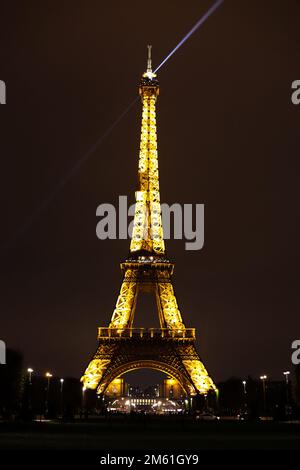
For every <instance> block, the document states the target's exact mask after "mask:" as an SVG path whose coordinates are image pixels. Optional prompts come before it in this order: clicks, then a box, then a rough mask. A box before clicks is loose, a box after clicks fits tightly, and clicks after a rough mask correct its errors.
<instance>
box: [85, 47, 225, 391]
mask: <svg viewBox="0 0 300 470" xmlns="http://www.w3.org/2000/svg"><path fill="white" fill-rule="evenodd" d="M139 94H140V96H141V100H142V106H143V111H142V126H141V140H140V153H139V165H138V176H139V189H138V191H136V193H135V198H136V204H135V215H134V222H133V231H132V238H131V244H130V254H129V257H128V258H127V259H126V261H125V262H123V263H121V270H122V272H123V276H124V277H123V282H122V286H121V290H120V294H119V297H118V300H117V303H116V307H115V310H114V311H113V314H112V318H111V322H110V324H109V326H108V327H100V328H99V329H98V347H97V350H96V352H95V354H94V356H93V358H92V359H91V361H90V363H89V365H88V367H87V369H86V370H85V372H84V375H83V376H82V378H81V381H82V383H83V387H84V388H89V389H96V390H97V393H98V394H101V395H103V394H104V393H105V391H106V389H107V387H108V386H109V384H110V383H112V382H113V381H114V380H115V379H117V378H118V377H120V376H122V375H123V374H124V373H126V372H129V371H133V370H136V369H141V368H149V369H155V370H158V371H161V372H164V373H165V374H167V375H168V376H171V377H172V378H173V379H175V380H176V381H178V383H179V384H180V385H181V387H182V391H183V394H185V395H186V396H188V397H192V396H195V395H200V394H201V395H207V394H208V392H210V391H215V392H216V391H217V389H216V387H215V385H214V383H213V381H212V379H211V378H210V376H209V375H208V373H207V371H206V369H205V367H204V365H203V363H202V361H201V359H200V357H199V355H198V352H197V350H196V346H195V328H186V327H185V324H184V323H183V319H182V316H181V313H180V311H179V308H178V305H177V301H176V297H175V293H174V289H173V285H172V274H173V270H174V264H173V263H171V262H170V261H169V260H168V259H167V257H166V254H165V243H164V238H163V227H162V220H161V207H160V193H159V177H158V154H157V138H156V101H157V97H158V94H159V85H158V81H157V76H156V74H155V73H153V72H152V65H151V46H148V63H147V70H146V72H145V73H144V74H143V76H142V79H141V82H140V86H139ZM143 291H147V292H152V293H153V294H154V295H155V298H156V305H157V311H158V317H159V323H160V328H134V327H133V321H134V314H135V309H136V303H137V297H138V295H139V293H140V292H143Z"/></svg>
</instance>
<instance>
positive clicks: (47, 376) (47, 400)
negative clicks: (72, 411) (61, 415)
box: [45, 372, 52, 415]
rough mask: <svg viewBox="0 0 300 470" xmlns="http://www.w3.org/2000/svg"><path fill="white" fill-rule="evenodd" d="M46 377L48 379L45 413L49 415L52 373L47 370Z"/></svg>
mask: <svg viewBox="0 0 300 470" xmlns="http://www.w3.org/2000/svg"><path fill="white" fill-rule="evenodd" d="M45 377H46V379H47V389H46V404H45V414H46V415H47V414H48V406H49V390H50V379H51V377H52V374H51V373H50V372H46V374H45Z"/></svg>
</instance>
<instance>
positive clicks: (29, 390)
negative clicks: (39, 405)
mask: <svg viewBox="0 0 300 470" xmlns="http://www.w3.org/2000/svg"><path fill="white" fill-rule="evenodd" d="M27 372H28V385H29V387H28V408H29V410H30V409H31V386H32V381H31V374H32V372H33V369H31V367H28V369H27Z"/></svg>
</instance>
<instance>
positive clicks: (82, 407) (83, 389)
mask: <svg viewBox="0 0 300 470" xmlns="http://www.w3.org/2000/svg"><path fill="white" fill-rule="evenodd" d="M85 391H86V387H85V386H84V385H83V386H82V401H81V414H83V413H84V407H85V403H84V392H85Z"/></svg>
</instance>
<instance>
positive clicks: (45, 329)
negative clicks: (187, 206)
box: [0, 0, 300, 381]
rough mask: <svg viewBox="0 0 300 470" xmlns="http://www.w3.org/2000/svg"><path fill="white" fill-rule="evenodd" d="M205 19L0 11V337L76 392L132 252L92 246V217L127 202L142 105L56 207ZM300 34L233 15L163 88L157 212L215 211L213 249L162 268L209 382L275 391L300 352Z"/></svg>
mask: <svg viewBox="0 0 300 470" xmlns="http://www.w3.org/2000/svg"><path fill="white" fill-rule="evenodd" d="M211 4H212V1H208V0H201V1H200V0H199V1H195V0H194V1H191V0H185V1H179V0H172V1H171V0H164V1H163V2H141V1H131V0H128V1H127V2H124V1H122V2H121V1H113V2H100V1H92V0H88V1H83V0H81V1H71V0H68V1H61V0H59V1H58V0H56V1H51V2H50V1H45V0H44V1H43V2H40V1H38V0H36V1H29V0H27V1H26V2H23V1H15V2H11V1H8V0H1V5H0V79H1V80H4V81H5V82H6V86H7V104H6V105H5V106H1V107H0V116H1V117H0V119H1V121H0V126H1V127H0V138H1V140H0V155H1V173H0V178H1V184H0V197H1V231H0V242H1V252H0V254H1V264H0V266H1V268H0V269H1V279H0V311H1V322H0V338H1V339H3V340H4V341H5V342H6V343H7V346H8V347H10V348H13V349H19V350H21V351H22V352H23V354H24V365H25V366H31V367H33V368H34V370H35V371H37V372H40V373H44V372H45V371H46V370H48V369H49V370H51V371H52V372H53V373H54V374H56V375H60V376H71V375H74V376H80V375H81V373H82V371H83V369H84V368H85V366H86V365H87V363H88V361H89V359H90V357H91V355H92V354H93V353H94V351H95V349H96V346H97V342H96V334H97V327H98V326H106V325H108V323H109V321H110V317H111V314H112V311H113V308H114V305H115V302H116V299H117V295H118V291H119V287H120V284H121V280H122V277H121V272H120V268H119V263H120V262H121V261H123V260H124V259H125V258H126V256H127V255H128V251H129V241H128V240H127V241H126V240H105V241H100V240H98V239H97V238H96V233H95V228H96V223H97V218H96V208H97V206H98V205H99V204H101V203H103V202H109V203H113V204H115V203H116V202H117V200H118V196H119V195H126V194H127V195H128V196H129V201H130V203H133V202H134V191H135V190H136V189H137V162H138V148H139V134H140V119H141V106H140V104H139V103H138V104H137V105H136V106H135V107H133V108H132V109H131V111H130V112H129V113H128V114H127V115H126V117H125V118H124V119H123V120H122V121H121V122H120V123H119V124H118V126H116V127H115V128H114V130H113V131H112V132H111V134H110V135H109V137H108V138H107V139H106V140H105V141H104V142H103V143H102V144H101V145H99V146H98V148H97V149H96V151H95V152H94V153H92V155H91V156H90V157H89V158H88V159H87V160H86V161H85V162H84V163H83V164H82V166H81V167H80V168H78V171H76V172H74V173H73V174H72V177H71V178H70V179H69V181H68V182H67V184H65V185H63V186H61V187H60V189H59V190H58V191H56V194H55V197H52V198H50V199H49V195H51V194H52V192H53V191H55V188H58V185H59V183H60V182H61V181H62V180H64V179H65V178H66V176H69V175H70V172H71V171H72V169H73V168H74V166H75V165H76V164H77V162H78V161H80V159H81V158H82V157H83V155H85V154H86V152H87V151H88V150H89V149H90V148H91V147H92V146H93V144H94V143H95V142H96V141H97V140H98V139H99V138H100V137H101V136H102V135H103V133H104V132H105V131H106V129H107V128H108V127H109V126H111V124H112V123H113V122H114V121H115V120H116V119H117V118H118V117H119V115H120V114H121V113H122V112H123V111H124V109H125V108H126V106H127V105H128V104H129V103H130V102H131V101H132V100H133V99H134V98H135V96H136V95H137V91H138V90H137V85H138V83H139V79H140V76H141V74H142V73H143V72H144V70H145V67H146V46H147V44H149V43H151V44H152V45H153V61H154V66H156V65H158V64H159V63H160V61H161V60H162V59H163V58H164V57H165V56H166V54H167V53H168V52H169V51H170V50H171V49H172V48H173V47H174V46H175V45H176V44H177V42H178V41H179V40H180V39H181V38H182V37H183V36H184V35H185V34H186V33H187V32H188V30H189V29H190V28H191V27H192V26H193V25H194V23H195V22H196V21H197V20H198V19H199V18H200V17H201V16H202V15H203V14H204V13H205V11H206V10H207V9H208V8H209V6H210V5H211ZM299 18H300V3H299V1H298V0H295V1H293V0H287V1H283V0H282V1H275V0H269V1H267V0H264V1H263V2H262V1H254V0H251V1H250V0H249V1H239V0H235V1H230V0H225V2H224V4H223V6H221V7H220V8H219V9H218V10H217V11H216V12H215V13H214V14H213V15H212V16H211V17H210V18H209V19H208V21H207V22H206V23H205V24H204V25H203V26H202V27H201V28H200V29H199V30H198V31H197V32H196V33H195V34H194V35H193V36H192V37H191V38H190V39H189V41H188V42H187V43H185V45H184V46H183V47H182V48H181V49H180V50H179V51H177V53H176V54H175V55H174V56H173V57H172V58H171V59H170V60H169V61H168V62H167V63H166V64H165V66H164V67H163V68H162V69H161V71H160V73H159V77H158V78H159V81H160V96H159V101H158V108H157V112H158V116H157V120H158V151H159V166H160V167H159V168H160V184H161V199H162V201H163V202H168V203H169V204H172V203H174V202H179V203H182V204H183V203H194V204H195V203H199V204H200V203H204V204H205V246H204V248H203V249H202V250H200V251H185V249H184V241H181V240H173V241H172V240H171V241H169V242H167V253H168V256H169V258H170V259H171V260H173V261H174V262H175V263H176V270H175V276H174V279H173V281H174V286H175V292H176V295H177V300H178V303H179V307H180V310H181V312H182V315H183V318H184V321H185V323H186V325H187V326H191V327H196V328H197V331H198V340H197V344H198V347H199V351H200V354H201V357H202V359H203V361H204V363H205V365H206V366H207V368H208V370H209V372H210V373H211V375H212V377H213V378H214V380H215V381H220V380H224V379H226V378H228V377H230V376H240V377H244V376H247V375H248V374H252V375H253V376H258V375H260V374H261V373H266V374H267V375H268V376H270V377H273V378H275V379H276V378H280V377H282V372H283V371H284V370H286V369H289V368H291V367H292V366H291V359H290V356H291V343H292V341H293V340H294V339H299V337H300V319H299V304H300V300H299V285H298V282H299V172H298V167H299V166H298V161H299V158H300V156H299V122H300V106H298V107H297V106H294V105H293V104H292V103H291V83H292V81H293V80H296V79H300V37H299V36H300V29H299ZM43 201H47V204H44V202H43ZM41 209H42V210H41ZM33 214H35V215H34V217H32V215H33ZM140 310H143V308H141V309H140ZM144 315H145V317H143V312H141V311H137V320H136V324H137V325H142V324H145V326H147V322H148V323H149V325H148V326H150V324H153V325H154V326H155V325H156V324H157V320H156V319H155V317H154V316H153V322H152V321H151V319H150V317H149V315H150V314H149V312H148V313H147V312H146V307H145V312H144ZM153 315H154V314H153ZM143 318H145V320H143Z"/></svg>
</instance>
